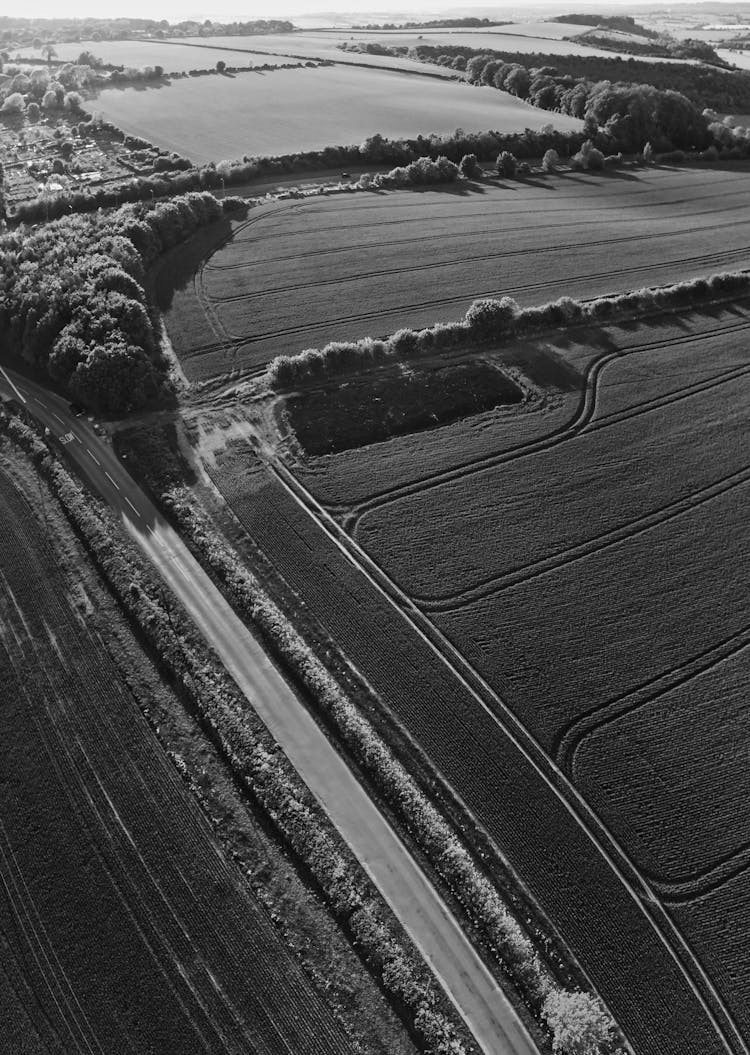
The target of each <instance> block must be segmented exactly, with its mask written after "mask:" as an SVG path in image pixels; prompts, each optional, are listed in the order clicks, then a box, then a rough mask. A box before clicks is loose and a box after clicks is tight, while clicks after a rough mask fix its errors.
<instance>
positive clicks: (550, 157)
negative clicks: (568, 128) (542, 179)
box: [542, 150, 560, 172]
mask: <svg viewBox="0 0 750 1055" xmlns="http://www.w3.org/2000/svg"><path fill="white" fill-rule="evenodd" d="M559 164H560V157H559V155H558V153H557V151H556V150H547V151H545V153H544V157H543V158H542V168H543V170H544V171H545V172H556V171H557V167H558V165H559Z"/></svg>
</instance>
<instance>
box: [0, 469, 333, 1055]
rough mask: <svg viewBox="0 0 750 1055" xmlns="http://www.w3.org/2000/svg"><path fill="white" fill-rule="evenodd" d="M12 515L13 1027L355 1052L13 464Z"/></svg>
mask: <svg viewBox="0 0 750 1055" xmlns="http://www.w3.org/2000/svg"><path fill="white" fill-rule="evenodd" d="M0 522H1V524H2V531H0V560H1V565H2V572H0V680H1V681H2V685H3V706H2V708H0V735H1V736H2V741H3V774H2V781H1V782H0V816H1V817H2V822H1V823H0V964H1V966H0V1019H1V1020H2V1024H3V1041H2V1042H1V1043H0V1046H3V1050H6V1051H9V1052H10V1051H13V1052H14V1053H15V1052H29V1053H34V1055H37V1053H39V1055H41V1053H46V1052H50V1053H51V1052H59V1051H73V1050H75V1051H83V1050H86V1051H100V1052H103V1051H106V1052H122V1053H126V1052H132V1053H135V1052H146V1051H148V1052H152V1053H154V1055H157V1053H163V1055H167V1053H169V1055H176V1053H184V1055H194V1053H195V1052H197V1051H202V1052H216V1053H219V1052H226V1051H240V1050H242V1051H253V1052H258V1053H266V1055H271V1053H276V1052H278V1053H281V1052H287V1051H289V1050H294V1051H300V1052H302V1051H304V1052H310V1053H313V1052H319V1053H321V1055H322V1053H323V1052H326V1053H328V1052H330V1051H334V1052H340V1053H341V1055H343V1053H344V1052H346V1051H348V1050H349V1046H348V1041H347V1039H345V1038H344V1036H343V1034H342V1032H341V1030H340V1028H339V1027H338V1026H337V1025H335V1024H334V1021H333V1019H332V1016H331V1015H330V1013H329V1012H328V1011H327V1010H326V1009H325V1008H323V1006H322V1005H321V1004H320V1002H319V998H318V997H317V996H316V994H315V993H314V992H313V991H312V990H311V988H310V985H309V982H308V981H307V979H306V978H305V976H304V975H303V974H302V972H301V970H300V968H299V966H298V963H297V961H296V959H295V958H293V956H292V954H291V953H290V952H289V951H288V950H287V949H286V947H285V946H283V945H282V944H281V943H280V940H279V938H278V937H277V935H276V933H275V930H274V928H273V925H272V924H271V922H270V920H269V918H268V917H267V915H266V912H265V910H264V909H263V908H262V907H261V906H260V904H259V903H258V902H257V901H256V900H255V897H254V896H253V895H252V894H251V893H250V891H249V888H248V887H247V886H246V884H245V881H244V877H243V876H242V874H241V873H240V871H239V870H238V869H236V868H235V866H233V865H232V866H230V865H228V864H227V862H226V860H225V858H224V856H223V852H222V850H221V848H220V847H219V845H218V843H217V842H216V840H215V837H214V835H213V833H212V831H211V829H210V828H209V826H208V823H207V821H206V820H205V818H204V816H203V814H202V812H201V811H200V810H199V808H198V806H197V803H196V801H195V800H194V798H193V797H192V794H191V793H190V792H188V791H187V789H186V787H185V786H184V784H183V782H182V780H181V779H180V777H179V776H178V774H177V770H176V768H175V767H174V765H173V764H172V762H171V761H169V759H168V758H167V756H166V754H165V752H164V750H163V749H162V747H161V746H160V745H159V743H158V741H157V740H156V738H155V736H154V734H153V733H152V731H151V729H150V727H149V726H148V725H147V723H146V720H145V718H144V717H143V716H142V714H141V711H140V709H139V707H138V705H137V703H136V702H135V700H134V699H133V697H132V696H131V695H130V693H129V690H128V689H127V687H126V685H125V683H124V682H123V681H122V680H121V679H120V677H119V675H118V672H117V670H116V668H115V666H114V664H113V663H112V662H111V660H110V658H109V654H108V652H107V649H106V646H105V644H104V642H103V641H102V640H101V639H100V638H99V637H98V635H96V634H95V633H93V632H92V630H91V624H90V621H89V619H88V617H87V607H86V603H84V601H83V600H82V599H81V592H80V583H76V584H75V588H74V584H73V581H72V579H69V578H68V576H67V573H66V572H65V571H64V570H63V568H62V566H61V564H60V562H59V561H58V560H57V559H56V553H55V552H53V544H52V543H51V541H50V538H49V537H48V536H47V535H46V533H45V530H44V528H43V527H42V525H41V524H40V523H39V522H37V520H36V518H35V517H34V516H33V515H32V514H31V512H30V507H29V505H28V504H27V502H26V500H25V498H24V497H23V496H22V493H21V492H20V491H19V490H18V489H17V488H16V486H15V484H14V483H13V481H12V480H11V478H10V477H9V476H7V475H6V474H5V472H4V471H3V472H0ZM83 597H84V599H85V592H84V595H83ZM297 1012H299V1013H297Z"/></svg>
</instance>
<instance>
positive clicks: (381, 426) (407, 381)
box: [286, 359, 523, 454]
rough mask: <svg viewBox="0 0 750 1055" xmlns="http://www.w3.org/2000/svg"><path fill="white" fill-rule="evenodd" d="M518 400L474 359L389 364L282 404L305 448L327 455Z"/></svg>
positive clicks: (516, 392)
mask: <svg viewBox="0 0 750 1055" xmlns="http://www.w3.org/2000/svg"><path fill="white" fill-rule="evenodd" d="M522 399H523V392H522V390H521V389H520V388H519V386H518V385H517V384H516V382H515V381H513V380H512V378H510V377H509V376H508V375H507V374H506V373H504V372H503V371H502V370H501V369H500V368H499V367H498V366H496V365H494V364H493V363H490V362H487V361H486V360H484V359H474V360H472V361H470V362H464V363H458V364H456V363H453V364H450V365H447V366H438V367H433V368H430V367H427V366H425V365H423V364H420V365H419V366H416V367H405V366H404V365H403V364H401V363H398V364H393V365H392V366H388V367H386V368H385V369H383V370H381V371H379V372H378V373H377V374H367V375H366V376H364V377H361V378H355V379H353V380H351V379H348V380H346V381H344V382H342V383H338V384H330V385H326V386H324V387H321V388H317V389H314V390H311V391H306V392H304V393H301V394H298V395H294V396H291V397H290V398H289V399H288V400H287V402H286V409H287V413H288V415H289V421H290V424H291V426H292V428H293V429H294V432H295V435H296V436H297V439H298V440H299V442H300V444H301V445H302V447H303V448H304V450H305V451H306V452H307V453H308V454H331V453H337V452H339V451H345V450H350V449H352V448H354V447H364V446H366V445H367V444H369V443H377V442H379V441H381V440H387V439H389V438H390V437H391V436H401V435H404V434H405V433H409V432H420V431H422V430H424V429H432V428H435V426H436V425H448V424H450V423H451V422H453V421H457V420H458V419H459V418H465V417H468V416H470V415H472V414H479V413H481V412H482V411H486V410H492V409H493V408H494V407H498V406H503V405H507V404H512V403H520V402H521V400H522Z"/></svg>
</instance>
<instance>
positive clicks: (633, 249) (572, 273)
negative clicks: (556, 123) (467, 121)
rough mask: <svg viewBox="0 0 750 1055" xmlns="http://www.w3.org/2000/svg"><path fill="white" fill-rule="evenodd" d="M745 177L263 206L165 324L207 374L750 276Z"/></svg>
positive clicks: (650, 172) (650, 178)
mask: <svg viewBox="0 0 750 1055" xmlns="http://www.w3.org/2000/svg"><path fill="white" fill-rule="evenodd" d="M310 72H311V74H312V76H313V77H316V76H318V75H319V74H321V73H325V72H327V71H324V70H313V71H310ZM273 76H276V75H275V74H274V75H273ZM456 90H457V91H459V92H460V91H461V89H460V88H459V87H456ZM495 94H496V95H498V94H500V93H495ZM747 172H748V168H747V166H746V165H744V164H741V163H733V165H732V167H731V168H730V167H727V168H720V167H716V166H712V167H708V166H707V167H705V168H699V167H698V166H695V167H693V168H690V169H688V168H683V169H680V170H669V169H644V170H638V171H637V172H636V173H634V172H633V171H632V170H631V171H627V172H622V173H619V174H616V173H615V174H613V175H607V176H594V175H589V174H585V173H584V174H571V175H565V176H557V177H553V176H550V177H547V178H544V179H541V178H540V179H532V180H529V181H527V182H520V183H515V182H513V183H511V182H501V181H498V182H494V181H493V182H484V183H481V184H478V185H469V186H468V187H467V188H461V189H454V190H442V191H434V190H425V191H420V192H413V191H403V192H390V193H387V194H379V195H375V194H367V193H359V194H356V195H352V196H351V197H340V196H337V197H330V198H312V199H307V200H305V201H296V202H292V203H280V204H278V205H273V206H269V207H264V208H263V209H261V210H255V211H254V212H253V213H251V215H250V218H249V220H248V221H247V223H246V224H245V225H244V226H240V227H238V228H236V229H235V232H234V235H233V237H232V239H231V240H230V241H228V242H227V243H226V245H224V246H223V247H221V248H219V249H217V250H215V251H214V252H213V253H212V255H210V256H209V257H208V259H207V260H206V263H205V264H204V266H203V268H202V269H200V270H199V272H198V274H197V275H196V276H195V279H194V280H193V281H186V280H185V279H184V278H183V279H181V281H180V284H179V286H178V289H177V291H176V292H175V294H174V297H173V299H172V302H171V305H172V306H171V308H170V310H169V311H168V312H167V316H166V323H167V328H168V330H169V332H170V336H171V338H172V342H173V344H174V347H175V349H176V351H177V353H178V355H179V357H180V359H181V361H182V364H183V367H184V369H185V373H186V375H187V376H188V378H189V379H190V380H191V381H207V380H210V379H214V378H217V377H221V376H222V375H224V374H227V373H229V372H232V371H233V372H234V373H235V374H237V373H252V372H257V371H258V370H260V369H262V368H263V367H264V366H265V364H266V363H267V362H268V361H269V360H270V359H272V358H273V357H274V356H276V355H279V354H281V353H285V354H286V353H293V352H296V351H299V350H300V349H301V348H304V347H309V346H313V347H321V346H322V345H324V344H325V343H326V342H327V341H331V340H344V339H347V338H359V337H363V336H366V335H367V334H370V335H372V336H383V335H386V334H390V333H393V332H394V331H395V330H397V329H398V328H399V327H400V326H412V327H419V326H427V325H431V324H432V323H433V322H434V321H436V320H439V321H448V320H453V319H456V318H459V317H461V316H462V315H463V314H464V312H465V311H466V310H467V308H468V307H469V305H470V304H471V302H472V300H474V299H475V298H477V297H482V296H500V295H503V294H509V295H511V296H513V297H515V298H516V299H517V300H518V301H519V302H520V303H522V304H537V303H541V302H543V301H547V300H553V299H555V298H556V297H559V296H562V295H571V296H577V297H583V298H585V297H593V296H599V295H602V294H606V293H610V292H619V291H623V290H628V289H632V288H637V287H639V286H643V285H649V284H652V285H653V284H665V283H669V282H672V281H677V280H680V279H683V278H687V277H691V276H693V275H696V274H708V273H711V272H715V271H718V270H722V269H727V268H736V267H742V266H745V265H746V263H747V259H748V250H749V249H750V226H749V225H750V220H748V219H747V215H746V213H747V205H748V203H750V186H749V185H748V181H747ZM687 201H689V202H690V209H689V211H686V208H685V203H686V202H687Z"/></svg>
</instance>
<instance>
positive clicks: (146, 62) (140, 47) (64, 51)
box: [18, 40, 290, 90]
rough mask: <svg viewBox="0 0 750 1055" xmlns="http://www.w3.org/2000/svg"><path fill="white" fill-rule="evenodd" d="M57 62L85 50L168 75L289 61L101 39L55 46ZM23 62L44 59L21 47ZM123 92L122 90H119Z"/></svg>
mask: <svg viewBox="0 0 750 1055" xmlns="http://www.w3.org/2000/svg"><path fill="white" fill-rule="evenodd" d="M55 51H56V52H57V59H58V60H59V61H61V62H77V61H78V56H79V55H80V54H81V52H82V51H90V52H91V53H92V54H93V55H95V56H96V57H97V58H99V59H101V60H102V61H103V62H104V63H106V64H107V65H112V66H133V67H135V68H136V69H140V68H141V67H143V66H162V67H163V68H164V72H165V73H187V72H188V71H189V70H210V69H213V68H214V67H215V66H216V63H217V62H218V61H219V60H220V59H221V60H223V61H224V62H226V64H227V66H263V65H268V66H274V65H280V64H282V63H285V62H289V61H290V60H289V59H287V58H283V57H282V56H280V55H273V54H268V55H266V54H264V55H262V56H259V57H255V56H254V55H251V54H246V53H245V54H234V55H233V54H230V53H228V52H227V51H226V50H225V49H223V48H211V47H210V46H205V47H201V48H195V47H189V46H187V45H181V44H167V43H164V42H163V41H153V42H151V41H147V40H98V41H89V42H87V43H78V44H67V43H61V44H55ZM18 55H20V57H21V58H22V59H33V58H36V59H38V58H41V57H42V55H41V52H40V51H39V49H38V48H21V50H20V51H19V52H18ZM120 90H122V89H120Z"/></svg>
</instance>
